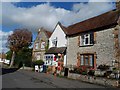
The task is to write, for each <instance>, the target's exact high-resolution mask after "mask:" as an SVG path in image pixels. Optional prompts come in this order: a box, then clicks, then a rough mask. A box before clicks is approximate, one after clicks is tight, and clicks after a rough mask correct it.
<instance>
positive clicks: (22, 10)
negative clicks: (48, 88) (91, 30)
mask: <svg viewBox="0 0 120 90" xmlns="http://www.w3.org/2000/svg"><path fill="white" fill-rule="evenodd" d="M90 1H93V0H90ZM113 9H115V3H112V2H49V3H48V2H47V3H46V2H13V3H11V2H4V3H2V24H1V25H0V27H2V28H1V31H0V32H1V34H0V35H1V36H2V37H3V36H4V37H5V38H4V40H3V39H0V40H1V41H0V42H2V44H3V45H2V47H3V48H2V49H1V51H5V52H6V51H8V49H7V48H6V47H5V43H6V41H7V40H6V39H7V36H8V35H10V34H11V33H12V32H13V31H14V30H15V29H18V28H27V29H29V30H30V31H32V32H33V40H34V39H35V38H36V34H37V31H38V28H41V27H44V28H45V29H47V30H48V31H52V30H53V28H54V27H55V25H56V24H57V22H58V21H60V22H61V23H62V24H63V25H64V26H66V27H67V26H69V25H71V24H74V23H77V22H80V21H83V20H86V19H88V18H91V17H95V16H98V15H100V14H102V13H105V12H108V11H110V10H113ZM1 36H0V37H1Z"/></svg>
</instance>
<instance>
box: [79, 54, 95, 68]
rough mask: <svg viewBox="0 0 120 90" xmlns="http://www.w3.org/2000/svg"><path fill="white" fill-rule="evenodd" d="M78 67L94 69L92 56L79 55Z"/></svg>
mask: <svg viewBox="0 0 120 90" xmlns="http://www.w3.org/2000/svg"><path fill="white" fill-rule="evenodd" d="M80 65H81V66H90V67H94V54H81V55H80Z"/></svg>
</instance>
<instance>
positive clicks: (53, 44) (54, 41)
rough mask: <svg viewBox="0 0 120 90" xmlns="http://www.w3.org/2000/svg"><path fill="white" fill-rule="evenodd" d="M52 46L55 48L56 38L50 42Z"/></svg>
mask: <svg viewBox="0 0 120 90" xmlns="http://www.w3.org/2000/svg"><path fill="white" fill-rule="evenodd" d="M52 46H53V47H57V37H56V38H55V39H53V40H52Z"/></svg>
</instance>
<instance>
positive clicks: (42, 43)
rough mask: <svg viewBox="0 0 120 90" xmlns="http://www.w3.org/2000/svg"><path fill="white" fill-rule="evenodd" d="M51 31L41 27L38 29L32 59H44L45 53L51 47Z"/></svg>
mask: <svg viewBox="0 0 120 90" xmlns="http://www.w3.org/2000/svg"><path fill="white" fill-rule="evenodd" d="M51 34H52V33H51V32H49V31H47V30H45V29H44V28H41V29H39V30H38V35H37V37H36V39H35V41H34V45H33V52H32V60H33V61H34V60H44V54H45V52H46V51H47V49H48V47H49V37H50V36H51Z"/></svg>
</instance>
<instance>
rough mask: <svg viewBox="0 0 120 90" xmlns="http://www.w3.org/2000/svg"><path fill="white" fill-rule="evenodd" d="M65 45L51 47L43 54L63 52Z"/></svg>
mask: <svg viewBox="0 0 120 90" xmlns="http://www.w3.org/2000/svg"><path fill="white" fill-rule="evenodd" d="M65 52H66V47H51V48H50V49H49V50H48V51H47V52H46V53H45V54H58V53H61V54H63V53H65Z"/></svg>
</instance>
